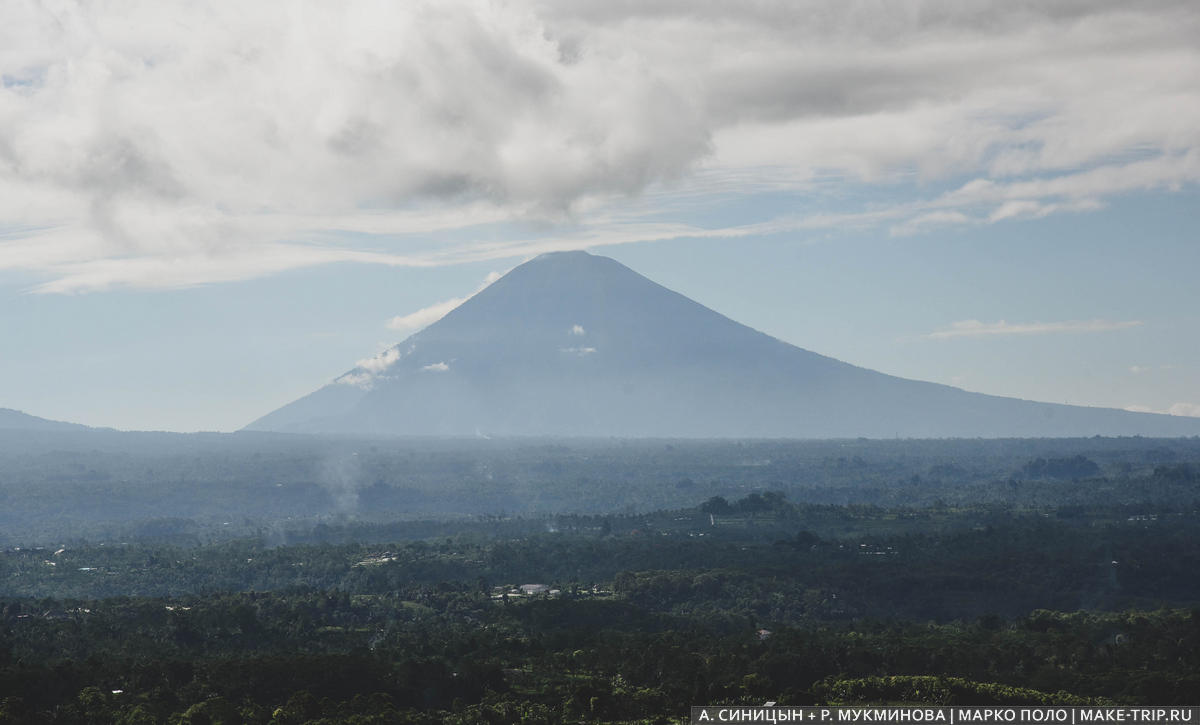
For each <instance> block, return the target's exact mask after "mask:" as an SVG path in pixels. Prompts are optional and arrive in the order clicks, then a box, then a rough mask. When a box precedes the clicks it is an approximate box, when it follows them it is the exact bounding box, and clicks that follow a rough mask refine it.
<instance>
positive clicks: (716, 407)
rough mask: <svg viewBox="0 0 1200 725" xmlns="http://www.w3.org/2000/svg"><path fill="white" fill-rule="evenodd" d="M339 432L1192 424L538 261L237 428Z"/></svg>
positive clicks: (1197, 426) (729, 433)
mask: <svg viewBox="0 0 1200 725" xmlns="http://www.w3.org/2000/svg"><path fill="white" fill-rule="evenodd" d="M247 428H248V429H249V430H261V431H281V432H301V433H332V434H347V435H447V436H472V435H517V436H524V435H559V436H617V437H648V436H653V437H789V438H843V437H858V436H865V437H873V438H883V437H886V438H890V437H895V436H900V437H932V438H939V437H1042V436H1050V437H1063V436H1090V435H1097V434H1099V435H1146V436H1182V435H1197V434H1200V418H1183V417H1175V416H1165V415H1151V414H1144V413H1130V412H1126V411H1121V410H1112V409H1103V408H1085V407H1077V406H1067V405H1057V404H1051V403H1036V402H1030V401H1024V400H1017V399H1013V398H1001V397H995V396H989V395H981V394H978V393H968V392H966V391H963V390H960V389H958V388H953V387H949V386H946V385H938V384H934V383H927V382H919V381H915V380H907V379H904V378H898V377H894V376H891V375H885V374H883V373H879V372H875V371H873V370H867V369H865V368H860V367H856V366H854V365H850V364H848V363H844V362H841V361H839V360H835V359H833V358H829V357H825V356H823V355H819V354H817V353H814V352H810V351H808V350H804V349H802V348H799V347H796V346H794V345H790V344H788V343H785V342H782V341H780V340H777V339H775V338H773V337H770V336H768V335H765V334H763V333H761V332H758V331H756V330H753V329H751V328H749V327H746V326H745V325H742V324H739V323H737V322H734V321H733V320H730V319H729V318H727V317H724V316H722V315H720V314H718V313H716V312H714V311H713V310H710V309H708V308H707V307H704V306H703V305H700V304H698V303H696V302H694V301H692V300H690V299H688V298H686V297H683V296H682V295H679V294H677V293H675V292H672V291H671V290H668V289H666V288H665V287H662V286H661V285H658V284H655V283H654V282H652V281H650V280H648V279H646V278H645V277H643V276H641V275H639V274H637V273H636V272H634V271H632V270H630V269H629V268H627V267H625V266H623V265H621V264H619V263H618V262H616V261H614V260H612V259H608V258H606V257H599V256H593V255H590V254H587V253H585V252H562V253H555V254H546V255H542V256H540V257H537V258H536V259H533V260H531V261H529V262H527V263H525V264H523V265H521V266H519V267H517V268H516V269H514V270H512V271H511V272H509V273H508V274H507V275H505V276H504V277H503V278H501V279H500V280H498V281H496V282H495V283H494V284H492V285H491V286H489V287H488V288H486V289H485V290H483V291H482V292H480V293H479V294H477V295H475V296H474V297H472V298H471V299H470V300H468V301H467V302H465V303H464V304H462V305H461V306H460V307H458V308H457V309H455V310H454V311H452V312H450V313H449V314H448V315H446V316H445V317H444V318H442V319H441V320H440V321H438V322H436V323H434V324H433V325H430V326H429V327H428V328H426V329H424V330H422V331H420V332H418V333H416V334H414V335H412V336H411V337H409V338H408V339H407V340H405V341H404V342H402V343H400V344H399V345H396V346H395V347H393V348H391V349H390V350H388V351H387V352H386V353H384V354H383V355H381V356H380V357H379V358H377V359H376V360H375V361H373V363H372V364H371V365H367V366H364V367H358V368H355V369H353V370H350V371H349V372H347V373H346V374H345V375H342V376H341V377H339V378H337V379H336V380H335V381H334V382H332V383H330V384H329V385H326V386H324V387H322V388H320V389H319V390H317V391H315V392H314V393H312V394H310V395H308V396H306V397H304V398H301V399H299V400H297V401H295V402H293V403H290V404H288V405H286V406H284V407H282V408H280V409H279V410H276V411H274V412H272V413H270V414H268V415H266V416H264V417H262V418H260V419H259V420H257V421H255V422H253V423H251V424H250V425H249V426H247Z"/></svg>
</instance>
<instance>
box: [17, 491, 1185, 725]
mask: <svg viewBox="0 0 1200 725" xmlns="http://www.w3.org/2000/svg"><path fill="white" fill-rule="evenodd" d="M710 503H711V502H710ZM724 503H725V506H727V507H728V508H727V509H725V508H723V509H722V512H723V513H721V514H717V513H713V514H711V518H710V514H708V513H701V512H700V511H698V510H691V511H675V512H662V513H659V514H648V515H644V516H638V517H605V518H601V517H561V518H556V519H553V520H547V521H542V522H538V523H537V526H536V527H531V528H537V529H538V531H540V533H533V532H529V533H527V535H525V536H521V537H516V538H511V537H500V538H485V537H480V536H476V535H471V536H466V535H459V536H453V537H449V538H446V537H442V538H437V539H432V540H429V541H420V542H408V543H404V542H393V543H391V544H378V545H364V544H307V545H301V546H287V547H272V546H268V545H266V543H265V542H264V541H263V540H247V541H233V542H226V543H223V544H219V545H213V546H208V547H199V548H186V547H173V546H166V545H153V544H130V545H126V546H121V545H119V544H116V543H112V542H108V543H106V544H105V545H103V546H101V545H99V544H94V545H82V546H78V547H67V548H65V549H64V550H62V551H58V550H50V549H43V550H40V551H38V550H27V549H21V550H19V551H17V550H9V551H6V552H4V553H3V554H2V555H0V587H2V591H0V595H2V596H4V597H5V598H3V599H0V723H6V722H60V723H86V722H125V723H141V722H147V723H150V722H178V723H201V722H205V723H219V722H247V723H268V722H274V723H303V722H360V723H390V722H430V723H433V722H461V723H480V722H489V723H507V722H546V723H553V722H562V721H569V722H584V721H587V722H591V721H642V720H645V721H654V719H655V718H658V717H662V718H671V719H674V720H677V719H678V718H679V717H681V716H682V715H683V714H685V713H686V712H687V708H688V706H690V705H695V704H707V703H761V702H762V701H765V700H776V701H779V702H783V703H790V704H804V703H815V702H828V703H833V702H863V701H879V702H896V701H906V702H928V703H1005V704H1015V703H1061V704H1072V703H1077V702H1101V701H1111V702H1118V703H1155V704H1163V703H1181V702H1185V701H1190V700H1191V699H1194V693H1195V692H1198V691H1200V674H1197V673H1200V608H1196V607H1197V604H1198V603H1200V579H1198V578H1197V577H1196V576H1195V573H1196V572H1197V571H1198V570H1200V521H1198V519H1197V516H1196V514H1195V513H1193V512H1190V511H1172V510H1167V509H1162V510H1158V511H1157V512H1152V511H1151V510H1150V509H1144V508H1141V507H1139V508H1137V509H1135V510H1136V511H1138V512H1140V513H1130V511H1129V510H1124V509H1103V508H1098V509H1096V508H1094V509H1083V508H1078V509H1058V510H1039V511H1031V512H1024V513H1022V512H1018V511H1012V510H1007V509H993V508H971V509H959V510H954V509H947V508H944V507H943V508H932V509H906V510H890V511H889V510H881V509H872V508H866V507H856V508H837V507H797V506H793V505H791V504H788V503H787V502H786V501H784V500H783V499H782V498H781V497H776V496H767V495H763V496H756V497H751V496H746V497H742V498H733V499H726V500H725V502H724ZM705 505H706V506H707V507H709V508H711V506H709V504H705ZM526 523H530V522H526ZM547 523H549V524H550V526H549V527H547V526H546V525H545V524H547ZM546 528H554V529H557V532H556V533H550V532H547V531H546ZM783 532H786V533H783ZM700 534H704V535H703V536H701V535H700ZM333 538H337V537H336V536H335V537H333ZM525 583H544V584H547V585H550V586H553V587H555V588H556V589H558V590H559V591H558V593H557V594H556V595H554V596H549V595H537V596H532V597H527V596H519V595H512V594H510V593H509V592H511V590H512V588H513V587H515V586H518V585H521V584H525ZM1164 607H1166V608H1164ZM1080 609H1087V610H1091V611H1075V610H1080ZM114 690H120V691H121V692H119V693H114V692H113V691H114Z"/></svg>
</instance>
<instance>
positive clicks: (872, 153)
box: [0, 0, 1200, 293]
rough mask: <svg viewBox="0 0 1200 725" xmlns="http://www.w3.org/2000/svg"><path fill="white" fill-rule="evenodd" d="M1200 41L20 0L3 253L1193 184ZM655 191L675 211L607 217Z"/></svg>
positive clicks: (623, 226)
mask: <svg viewBox="0 0 1200 725" xmlns="http://www.w3.org/2000/svg"><path fill="white" fill-rule="evenodd" d="M1196 37H1200V6H1197V5H1196V4H1195V3H1194V2H1191V1H1190V0H1177V1H1173V0H1157V1H1152V2H1145V3H1137V4H1131V3H1126V2H1117V1H1116V0H1098V1H1096V2H1071V1H1062V2H1046V3H1008V2H984V1H983V0H928V1H926V2H921V3H916V2H895V3H885V4H877V3H847V2H844V0H807V1H805V2H792V1H791V0H767V1H766V2H760V3H753V4H745V3H737V4H726V3H711V2H699V3H679V2H676V1H674V0H649V1H648V2H643V3H611V2H603V1H601V0H574V1H570V0H567V1H563V2H553V3H549V2H540V1H539V0H496V1H494V2H486V1H485V0H439V1H438V2H433V1H432V0H428V1H425V2H422V1H421V0H417V1H416V2H409V3H390V4H389V3H368V4H363V3H349V4H330V5H319V4H318V5H313V4H307V5H303V4H302V5H297V4H295V3H288V2H284V1H283V0H263V1H262V2H256V3H253V4H244V3H243V4H228V3H219V2H213V1H212V0H160V1H158V2H153V3H152V2H147V1H145V0H119V1H118V2H114V3H100V4H97V3H76V4H45V3H6V4H3V5H0V81H2V82H0V200H2V201H0V269H20V270H28V271H31V272H33V273H35V274H36V275H38V276H39V278H40V279H41V280H43V282H42V283H41V284H40V285H39V286H38V287H37V288H36V289H37V291H40V292H55V293H62V292H85V291H93V290H103V289H109V288H113V287H122V286H129V287H150V288H153V287H179V286H188V285H197V284H205V283H211V282H222V281H229V280H241V279H250V278H253V277H257V276H262V275H268V274H273V273H277V272H279V271H282V270H286V269H294V268H298V267H306V266H314V265H320V264H329V263H334V262H345V261H353V262H358V263H368V264H392V265H412V266H419V265H435V264H448V263H455V262H461V261H466V260H470V259H494V258H501V257H502V256H504V255H508V256H516V255H523V254H528V253H537V252H539V251H546V250H548V249H554V248H571V249H577V248H582V247H595V246H602V245H605V244H621V243H628V242H634V241H646V240H654V239H667V238H679V237H682V236H738V235H742V234H746V233H756V232H761V231H762V230H764V229H774V230H786V229H806V228H819V227H822V226H828V225H832V224H833V219H834V216H833V215H823V216H822V215H815V216H810V217H806V218H796V219H791V218H786V219H774V220H765V221H763V222H761V223H759V224H750V225H746V226H743V227H733V228H726V229H700V230H690V228H689V226H688V225H687V224H686V223H683V222H681V221H679V220H680V219H686V218H687V214H688V213H689V211H695V210H697V209H702V208H704V204H705V203H706V200H708V199H711V198H712V195H714V194H728V193H737V194H751V193H756V192H757V191H760V190H762V189H763V188H766V187H779V188H788V189H798V188H807V187H809V186H811V185H813V184H815V183H833V184H835V185H845V184H848V183H867V184H872V183H878V182H886V183H888V184H897V183H903V184H910V185H911V184H912V183H913V182H914V181H915V182H916V183H918V184H924V183H926V182H928V181H930V180H948V179H957V178H966V179H971V181H970V182H969V183H966V184H964V185H962V186H961V187H960V188H959V189H957V190H955V191H953V192H951V193H949V194H945V195H937V194H936V193H933V194H932V196H931V198H926V199H922V200H918V201H914V202H909V203H907V204H902V205H895V206H891V207H884V208H871V209H866V210H864V211H863V212H861V213H859V214H850V215H841V216H840V218H841V220H842V222H843V223H859V224H865V225H884V226H887V227H890V228H891V229H892V230H893V231H894V232H896V233H899V234H911V233H921V232H924V231H928V230H931V229H934V228H939V227H944V226H945V225H947V224H950V225H966V224H983V223H999V222H1003V221H1007V220H1013V219H1030V218H1040V217H1044V216H1047V215H1049V214H1056V213H1063V212H1081V211H1088V210H1089V209H1094V208H1096V207H1097V206H1098V205H1101V204H1103V203H1104V200H1105V199H1106V198H1108V197H1111V196H1114V195H1117V194H1122V193H1127V192H1130V191H1137V190H1171V189H1175V188H1180V187H1182V186H1184V185H1189V184H1194V183H1197V182H1198V181H1200V85H1198V84H1197V83H1196V82H1195V79H1196V78H1197V77H1198V76H1200V48H1197V46H1196V44H1195V38H1196ZM905 188H913V189H916V190H917V191H918V192H919V191H920V189H921V188H927V187H923V186H906V187H905ZM638 194H646V195H647V196H646V202H647V206H646V207H645V208H644V211H645V212H646V213H647V214H648V215H657V217H656V219H657V220H658V223H649V222H646V221H645V220H644V219H643V220H637V219H632V220H631V219H630V218H628V217H629V216H631V215H632V216H636V214H632V213H631V214H627V215H626V218H620V217H621V215H619V214H614V213H613V210H614V209H620V208H621V207H622V206H628V205H629V200H630V198H631V197H632V196H634V195H638ZM664 210H665V211H668V212H670V214H665V215H664V214H663V213H662V212H663V211H664ZM664 220H665V221H664ZM631 221H633V222H636V223H634V224H632V225H631V224H630V222H631ZM527 222H531V223H530V224H528V225H527V226H522V227H521V228H522V229H525V230H527V231H528V230H537V231H529V233H522V234H519V235H515V236H518V237H520V238H513V237H514V235H499V236H498V235H494V234H490V233H488V232H487V231H486V230H483V229H481V227H483V226H486V225H491V224H497V223H502V224H503V223H519V224H526V223H527ZM546 225H549V227H547V226H546ZM547 228H549V229H550V231H549V232H545V231H544V230H545V229H547ZM448 230H454V234H453V235H452V237H453V239H454V242H453V243H447V242H444V241H439V239H441V238H440V237H438V236H437V235H438V234H445V233H446V232H447V231H448ZM689 230H690V231H692V232H696V233H689ZM343 232H353V233H355V236H354V237H347V236H345V235H344V234H342V233H343ZM497 238H502V239H509V240H510V241H505V242H502V243H496V242H494V241H493V240H494V239H497Z"/></svg>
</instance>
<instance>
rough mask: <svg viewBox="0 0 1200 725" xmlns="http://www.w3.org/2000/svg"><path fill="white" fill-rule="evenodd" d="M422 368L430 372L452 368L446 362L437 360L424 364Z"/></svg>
mask: <svg viewBox="0 0 1200 725" xmlns="http://www.w3.org/2000/svg"><path fill="white" fill-rule="evenodd" d="M421 369H422V370H428V371H430V372H435V373H444V372H446V371H447V370H449V369H450V366H449V365H448V364H447V363H445V362H435V363H431V364H429V365H422V366H421Z"/></svg>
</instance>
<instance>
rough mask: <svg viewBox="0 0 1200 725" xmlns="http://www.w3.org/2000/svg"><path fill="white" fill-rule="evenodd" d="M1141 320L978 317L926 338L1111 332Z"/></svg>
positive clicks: (943, 338)
mask: <svg viewBox="0 0 1200 725" xmlns="http://www.w3.org/2000/svg"><path fill="white" fill-rule="evenodd" d="M1141 324H1142V322H1141V320H1128V321H1122V322H1118V321H1112V320H1070V321H1066V322H1018V323H1010V322H1006V321H1004V320H1000V321H999V322H980V321H979V320H960V321H958V322H954V323H951V324H950V326H949V327H948V328H945V329H942V330H936V331H934V332H931V333H929V334H927V335H924V337H925V338H927V339H930V340H946V339H950V338H955V337H988V336H993V335H1047V334H1051V333H1076V332H1108V331H1110V330H1124V329H1127V328H1130V327H1137V326H1138V325H1141Z"/></svg>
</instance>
